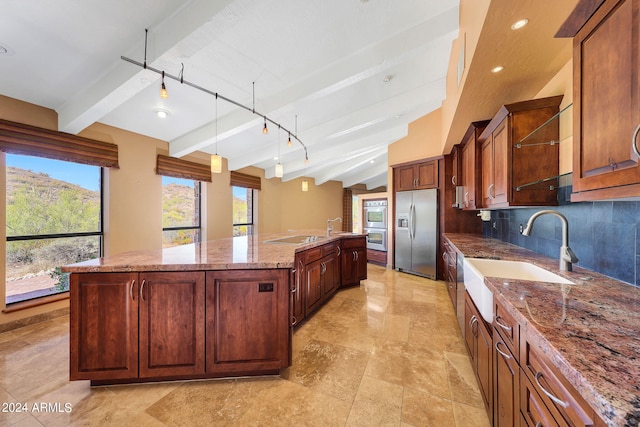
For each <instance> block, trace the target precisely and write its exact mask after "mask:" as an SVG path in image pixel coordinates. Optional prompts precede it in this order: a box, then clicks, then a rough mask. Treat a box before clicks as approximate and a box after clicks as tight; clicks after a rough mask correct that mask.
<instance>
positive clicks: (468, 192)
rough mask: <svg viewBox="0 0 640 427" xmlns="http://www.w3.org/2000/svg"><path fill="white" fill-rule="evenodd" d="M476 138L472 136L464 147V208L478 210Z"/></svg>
mask: <svg viewBox="0 0 640 427" xmlns="http://www.w3.org/2000/svg"><path fill="white" fill-rule="evenodd" d="M476 163H477V159H476V138H475V134H472V135H471V136H470V137H469V139H467V141H466V142H465V144H464V145H463V147H462V187H463V189H462V207H463V209H465V210H475V209H476V194H477V193H476V186H477V184H476V183H477V181H478V177H477V176H476Z"/></svg>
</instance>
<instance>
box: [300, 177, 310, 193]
mask: <svg viewBox="0 0 640 427" xmlns="http://www.w3.org/2000/svg"><path fill="white" fill-rule="evenodd" d="M302 191H305V192H306V191H309V181H307V180H306V179H303V180H302Z"/></svg>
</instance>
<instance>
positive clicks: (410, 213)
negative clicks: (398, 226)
mask: <svg viewBox="0 0 640 427" xmlns="http://www.w3.org/2000/svg"><path fill="white" fill-rule="evenodd" d="M407 231H408V232H409V240H413V203H411V204H410V205H409V227H408V228H407Z"/></svg>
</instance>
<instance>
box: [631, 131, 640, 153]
mask: <svg viewBox="0 0 640 427" xmlns="http://www.w3.org/2000/svg"><path fill="white" fill-rule="evenodd" d="M639 133H640V125H638V127H637V128H636V130H635V131H634V132H633V138H631V147H633V152H634V153H636V156H638V157H640V151H638V134H639Z"/></svg>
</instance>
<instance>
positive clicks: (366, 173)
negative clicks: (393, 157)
mask: <svg viewBox="0 0 640 427" xmlns="http://www.w3.org/2000/svg"><path fill="white" fill-rule="evenodd" d="M386 173H387V164H386V162H385V163H378V164H376V165H374V166H373V167H371V168H368V169H366V170H363V171H362V172H358V173H357V174H355V175H352V176H350V177H348V178H345V179H343V180H342V187H343V188H348V187H351V186H353V185H356V184H360V183H363V182H366V181H367V180H369V179H372V178H375V177H377V176H379V175H381V174H386Z"/></svg>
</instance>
